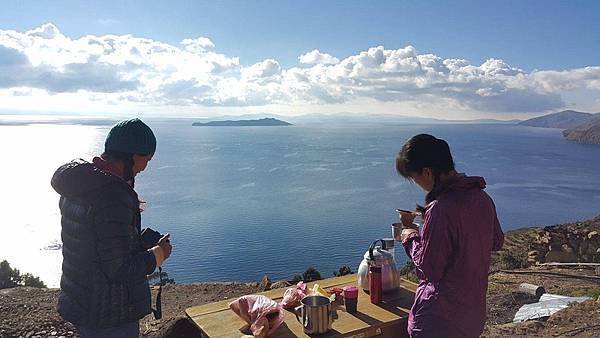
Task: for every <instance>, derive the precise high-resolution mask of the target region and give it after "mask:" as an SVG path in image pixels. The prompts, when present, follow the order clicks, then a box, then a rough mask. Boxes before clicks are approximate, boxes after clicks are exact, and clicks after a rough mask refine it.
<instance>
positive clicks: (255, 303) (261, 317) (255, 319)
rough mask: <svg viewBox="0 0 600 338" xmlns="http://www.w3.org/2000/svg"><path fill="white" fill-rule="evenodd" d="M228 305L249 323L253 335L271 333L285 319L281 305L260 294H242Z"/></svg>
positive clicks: (263, 335)
mask: <svg viewBox="0 0 600 338" xmlns="http://www.w3.org/2000/svg"><path fill="white" fill-rule="evenodd" d="M229 307H230V308H231V310H233V312H235V313H236V314H237V315H238V316H239V317H240V318H242V319H243V320H244V321H245V322H246V323H248V324H249V325H250V331H252V334H253V335H254V337H261V338H263V337H267V336H269V335H272V334H273V333H274V332H275V331H276V330H277V328H279V326H280V325H281V324H282V323H283V321H284V320H285V311H283V309H282V308H281V305H280V304H278V303H277V302H275V301H273V300H271V299H269V298H268V297H265V296H262V295H248V296H242V297H240V298H238V299H237V300H236V301H234V302H231V303H229Z"/></svg>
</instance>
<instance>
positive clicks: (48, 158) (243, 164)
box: [0, 120, 600, 285]
mask: <svg viewBox="0 0 600 338" xmlns="http://www.w3.org/2000/svg"><path fill="white" fill-rule="evenodd" d="M149 122H150V123H149V124H151V126H152V127H153V129H154V130H155V133H156V135H157V137H158V142H159V144H158V152H157V154H156V156H155V158H154V159H153V160H152V161H151V162H150V165H149V167H148V169H147V170H146V171H145V172H143V173H142V174H140V176H139V177H138V179H137V182H136V183H137V186H136V190H138V192H139V194H140V196H141V197H142V198H143V199H145V200H146V201H147V208H146V211H145V212H144V213H143V215H142V218H143V222H144V223H145V226H151V227H153V228H155V229H157V230H159V231H161V232H169V233H170V234H171V238H172V242H173V244H174V251H173V255H172V257H171V259H170V260H169V261H168V263H167V264H166V266H165V270H166V271H167V272H168V273H169V275H170V276H171V277H173V278H175V280H176V282H195V281H229V280H239V281H256V280H259V279H260V278H261V277H262V276H263V275H265V274H268V275H270V276H271V278H272V279H285V278H290V277H291V276H292V275H294V274H298V273H302V272H303V271H304V270H305V269H306V268H307V267H309V266H314V267H316V268H317V269H318V270H319V271H321V273H322V274H324V275H326V276H330V275H331V274H332V273H333V271H335V270H337V269H338V268H339V267H340V266H342V265H348V266H351V267H352V268H353V269H356V268H357V267H358V264H359V263H360V261H361V259H362V256H363V254H364V252H365V250H367V248H368V246H369V244H370V243H371V242H372V241H373V240H375V239H378V238H381V237H390V224H391V223H392V222H395V221H396V218H397V214H396V212H395V211H394V210H395V209H396V208H399V207H400V208H412V207H413V206H414V204H415V203H417V202H418V203H422V201H423V198H424V192H422V191H421V190H420V188H419V187H418V186H416V185H413V184H410V183H408V182H407V181H405V180H404V179H403V178H401V177H399V176H398V175H397V174H396V172H395V168H394V158H395V155H396V153H397V151H398V150H399V149H400V147H401V146H402V144H403V143H404V141H405V140H407V139H408V138H409V137H410V136H412V135H415V134H417V133H422V132H426V133H431V134H433V135H435V136H437V137H441V138H444V139H446V140H447V141H448V143H449V144H450V147H451V150H452V152H453V154H454V157H455V162H456V164H457V169H458V170H459V171H461V172H465V173H467V174H468V175H480V176H484V177H485V179H486V181H487V182H488V188H487V191H488V193H489V194H490V195H491V196H492V197H493V199H494V201H495V202H496V206H497V210H498V214H499V218H500V221H501V223H502V226H503V228H504V229H505V230H508V229H513V228H517V227H524V226H538V225H549V224H555V223H563V222H571V221H575V220H582V219H588V218H591V217H594V216H596V215H598V214H600V208H599V207H598V205H600V180H599V179H598V174H599V173H600V147H598V146H587V145H579V144H573V143H569V142H567V141H565V140H564V139H563V138H562V136H561V131H560V130H555V129H541V128H530V127H521V126H515V125H474V124H469V125H467V124H465V125H455V124H452V125H396V126H381V125H377V126H327V127H316V126H290V127H234V128H232V127H192V126H191V123H190V122H189V121H176V120H173V121H161V122H152V121H149ZM11 128H13V129H11ZM14 128H20V129H19V131H18V132H16V131H15V129H14ZM107 131H108V127H98V126H47V125H46V126H35V125H34V126H31V125H30V126H2V127H0V135H11V139H10V142H11V144H16V145H18V144H19V142H21V143H26V144H29V143H27V142H30V141H28V140H30V138H31V137H33V136H35V135H37V136H39V135H40V133H42V134H43V135H46V134H48V135H54V137H55V139H52V138H51V139H50V140H48V141H47V142H41V143H37V144H34V145H31V148H32V151H35V154H38V156H37V157H36V156H31V155H35V154H32V153H29V156H26V155H27V154H22V153H23V151H15V150H7V149H3V150H2V154H0V155H2V156H3V159H4V160H5V161H6V162H3V163H20V166H22V167H29V166H32V167H35V169H30V170H29V171H25V172H24V171H23V170H17V169H6V168H3V169H2V170H4V172H1V173H0V175H1V176H0V177H2V180H4V181H5V182H3V183H5V186H8V191H6V190H5V194H4V195H5V201H4V203H5V205H9V207H10V208H11V209H13V212H9V213H8V215H7V214H4V215H0V230H2V231H3V232H9V233H10V234H12V235H13V236H14V237H15V238H16V239H17V240H19V239H21V241H20V242H18V243H19V245H13V246H12V247H10V246H9V247H8V249H6V248H5V249H2V247H1V246H0V259H2V258H3V257H8V259H9V261H11V260H12V261H14V262H15V264H16V265H17V266H18V267H19V268H21V269H22V270H25V271H31V270H33V271H31V272H33V273H37V274H39V275H41V276H42V277H43V278H44V279H45V280H47V281H49V283H50V284H51V285H55V283H57V281H58V277H59V276H60V265H59V264H60V250H52V249H53V248H54V247H55V245H56V244H57V243H59V241H60V224H59V214H58V196H57V195H56V194H55V193H54V192H53V191H52V190H51V188H50V186H49V180H50V177H51V175H52V172H53V170H54V169H55V168H56V166H57V165H58V164H60V162H62V161H66V160H68V159H69V158H73V157H84V158H88V159H89V158H90V157H91V156H92V155H93V154H95V153H98V152H100V151H101V149H102V144H103V140H104V136H105V134H106V132H107ZM7 132H8V134H7ZM44 133H46V134H44ZM4 138H7V136H4ZM78 140H79V141H78ZM0 141H8V140H3V137H2V136H0ZM28 150H29V148H27V149H25V152H26V153H27V151H28ZM11 156H12V157H11ZM40 156H42V158H43V159H42V160H40ZM23 161H24V162H25V163H23ZM27 161H29V162H31V163H27ZM40 162H43V163H44V165H41V166H40V165H39V163H40ZM36 164H37V167H36ZM3 166H6V165H5V164H4V165H3ZM21 169H22V168H21ZM7 170H13V171H8V172H7ZM5 175H10V177H11V178H10V179H9V178H8V177H7V176H5ZM19 182H20V183H19ZM44 182H45V183H44ZM24 186H26V190H27V193H21V192H18V191H17V190H19V191H20V190H23V187H24ZM11 189H13V190H14V191H15V192H14V193H15V194H17V196H21V194H22V195H23V199H19V198H15V197H14V195H12V196H13V197H7V196H11V193H13V192H12V191H11ZM36 192H37V194H36ZM36 196H44V197H43V198H41V197H40V198H39V200H36V198H37V197H36ZM32 203H33V205H35V206H36V209H38V210H39V211H40V212H39V213H37V216H31V215H28V214H27V211H26V210H29V209H27V207H30V206H31V205H32ZM19 210H23V212H19ZM15 226H16V227H15ZM2 250H4V251H2ZM396 252H397V257H398V260H399V262H398V264H399V265H402V264H403V262H404V260H405V257H404V254H403V252H402V250H400V248H397V250H396ZM19 255H20V256H19ZM23 255H24V257H28V258H27V259H25V258H19V257H23ZM40 257H42V258H40Z"/></svg>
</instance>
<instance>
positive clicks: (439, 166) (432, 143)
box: [396, 134, 454, 203]
mask: <svg viewBox="0 0 600 338" xmlns="http://www.w3.org/2000/svg"><path fill="white" fill-rule="evenodd" d="M423 168H430V169H431V171H432V173H433V189H432V190H431V191H430V192H429V193H428V194H427V196H426V197H425V202H427V203H429V202H431V201H433V200H435V199H436V194H437V189H436V188H437V187H438V182H439V180H440V175H441V174H442V173H448V172H450V171H452V170H454V160H453V159H452V154H451V153H450V147H449V146H448V143H447V142H446V141H444V140H442V139H439V138H435V137H434V136H432V135H429V134H419V135H415V136H413V137H411V138H410V139H409V140H408V141H407V142H406V143H405V144H404V145H403V146H402V149H401V150H400V152H399V153H398V156H397V157H396V171H397V172H398V174H400V175H401V176H403V177H404V178H407V179H410V178H411V176H410V174H411V173H417V174H421V173H422V172H423Z"/></svg>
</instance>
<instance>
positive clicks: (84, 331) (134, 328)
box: [77, 320, 140, 338]
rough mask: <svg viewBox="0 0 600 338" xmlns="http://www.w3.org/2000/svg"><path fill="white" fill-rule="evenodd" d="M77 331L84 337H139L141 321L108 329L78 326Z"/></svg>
mask: <svg viewBox="0 0 600 338" xmlns="http://www.w3.org/2000/svg"><path fill="white" fill-rule="evenodd" d="M77 331H79V334H80V335H81V337H82V338H105V337H111V338H134V337H135V338H137V337H139V336H140V321H139V320H136V321H135V322H131V323H125V324H123V325H121V326H117V327H109V328H107V329H92V328H88V327H84V326H77Z"/></svg>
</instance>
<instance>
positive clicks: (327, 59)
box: [298, 49, 340, 65]
mask: <svg viewBox="0 0 600 338" xmlns="http://www.w3.org/2000/svg"><path fill="white" fill-rule="evenodd" d="M298 61H300V63H304V64H309V65H316V64H323V65H334V64H336V63H338V62H340V60H339V59H338V58H336V57H334V56H331V55H329V54H327V53H321V52H320V51H319V50H318V49H315V50H313V51H311V52H308V53H306V54H302V55H300V56H299V57H298Z"/></svg>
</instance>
